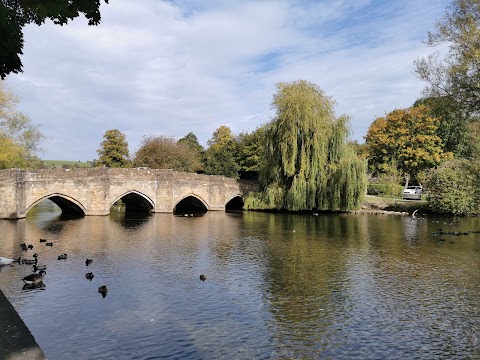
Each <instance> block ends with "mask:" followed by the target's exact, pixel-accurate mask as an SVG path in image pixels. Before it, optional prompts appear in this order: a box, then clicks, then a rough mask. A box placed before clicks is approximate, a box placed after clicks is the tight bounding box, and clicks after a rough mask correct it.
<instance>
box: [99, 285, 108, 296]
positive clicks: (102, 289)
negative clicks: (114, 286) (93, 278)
mask: <svg viewBox="0 0 480 360" xmlns="http://www.w3.org/2000/svg"><path fill="white" fill-rule="evenodd" d="M98 292H99V293H100V294H102V297H105V296H107V292H108V289H107V286H106V285H102V286H100V287H99V288H98Z"/></svg>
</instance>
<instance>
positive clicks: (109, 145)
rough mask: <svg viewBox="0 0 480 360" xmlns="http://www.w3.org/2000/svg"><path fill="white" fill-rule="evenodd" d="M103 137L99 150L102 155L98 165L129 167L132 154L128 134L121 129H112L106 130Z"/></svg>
mask: <svg viewBox="0 0 480 360" xmlns="http://www.w3.org/2000/svg"><path fill="white" fill-rule="evenodd" d="M103 139H104V140H103V141H102V143H101V144H100V149H98V150H97V153H98V155H99V156H100V157H99V158H98V161H97V165H98V166H102V165H103V166H106V167H113V168H123V167H128V165H129V163H130V160H129V157H130V155H129V152H128V142H127V140H126V136H125V135H124V134H123V133H122V132H121V131H120V130H117V129H112V130H107V131H106V132H105V134H104V135H103Z"/></svg>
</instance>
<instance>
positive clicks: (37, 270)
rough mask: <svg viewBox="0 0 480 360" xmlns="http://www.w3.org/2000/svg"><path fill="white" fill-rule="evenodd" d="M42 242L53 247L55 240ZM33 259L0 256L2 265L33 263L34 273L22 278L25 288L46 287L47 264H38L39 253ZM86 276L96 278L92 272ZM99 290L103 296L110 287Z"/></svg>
mask: <svg viewBox="0 0 480 360" xmlns="http://www.w3.org/2000/svg"><path fill="white" fill-rule="evenodd" d="M40 243H45V246H49V247H53V242H47V240H46V239H40ZM20 248H21V249H22V250H24V251H27V250H33V245H32V244H29V245H27V244H25V243H22V244H20ZM32 257H33V259H27V258H23V259H22V257H21V256H20V257H18V258H17V259H10V258H6V257H1V256H0V266H7V265H10V266H13V264H14V263H18V264H19V265H20V264H21V265H33V273H32V274H30V275H27V276H25V277H23V278H22V281H23V283H24V285H23V288H22V289H23V290H26V289H39V288H44V287H45V284H44V283H43V278H44V277H45V274H46V273H47V265H39V264H38V254H36V253H35V254H33V255H32ZM67 258H68V255H67V254H60V255H58V257H57V260H67ZM92 262H93V259H87V260H85V265H86V266H89V265H90V264H92ZM85 278H86V279H88V280H90V281H92V279H93V278H94V275H93V273H92V272H88V273H86V274H85ZM98 292H99V293H100V294H101V295H102V297H105V296H107V293H108V289H107V286H106V285H102V286H100V287H99V288H98Z"/></svg>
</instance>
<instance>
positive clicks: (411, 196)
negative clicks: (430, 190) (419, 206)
mask: <svg viewBox="0 0 480 360" xmlns="http://www.w3.org/2000/svg"><path fill="white" fill-rule="evenodd" d="M402 198H403V199H407V200H421V199H422V187H421V186H407V187H406V188H405V189H403V193H402Z"/></svg>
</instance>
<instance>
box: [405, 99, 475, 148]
mask: <svg viewBox="0 0 480 360" xmlns="http://www.w3.org/2000/svg"><path fill="white" fill-rule="evenodd" d="M418 105H425V106H426V107H427V108H428V113H429V115H430V116H431V117H434V118H437V119H438V120H439V121H438V129H437V135H438V136H439V137H440V139H441V140H442V144H443V150H444V151H445V152H451V153H453V154H454V155H455V156H456V157H471V156H472V151H473V149H472V146H473V145H474V143H473V142H472V141H471V139H470V136H469V133H470V129H469V123H468V122H467V121H466V120H465V118H464V117H463V115H462V111H461V109H460V108H459V107H458V103H457V102H456V101H454V100H453V99H452V98H451V97H448V96H440V97H429V98H425V99H419V100H417V101H416V102H415V103H414V105H413V106H418ZM475 142H476V141H475Z"/></svg>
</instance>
